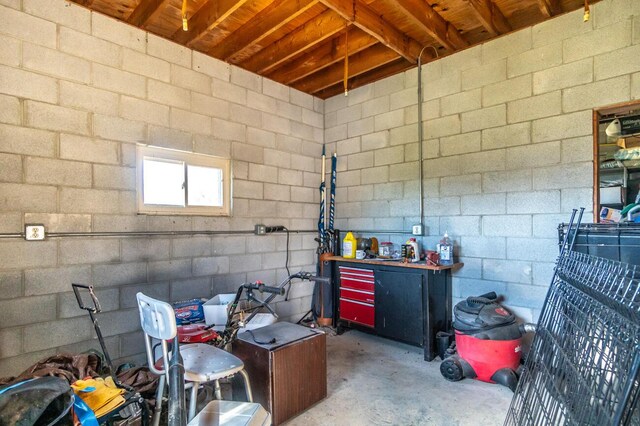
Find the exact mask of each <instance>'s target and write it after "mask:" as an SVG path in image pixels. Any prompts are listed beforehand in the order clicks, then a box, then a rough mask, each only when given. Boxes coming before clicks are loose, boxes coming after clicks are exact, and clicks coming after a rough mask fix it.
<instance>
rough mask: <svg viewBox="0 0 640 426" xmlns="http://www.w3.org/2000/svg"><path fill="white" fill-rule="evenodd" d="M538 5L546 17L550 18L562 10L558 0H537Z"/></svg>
mask: <svg viewBox="0 0 640 426" xmlns="http://www.w3.org/2000/svg"><path fill="white" fill-rule="evenodd" d="M538 6H539V7H540V11H541V12H542V13H543V14H544V16H546V17H547V18H551V17H552V16H554V15H558V14H560V13H562V12H563V11H562V4H561V3H560V0H538Z"/></svg>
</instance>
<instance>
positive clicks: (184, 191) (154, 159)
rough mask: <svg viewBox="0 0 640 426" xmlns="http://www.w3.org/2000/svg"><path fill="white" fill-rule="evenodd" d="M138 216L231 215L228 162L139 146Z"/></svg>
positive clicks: (229, 167) (188, 153)
mask: <svg viewBox="0 0 640 426" xmlns="http://www.w3.org/2000/svg"><path fill="white" fill-rule="evenodd" d="M136 152H137V154H136V159H137V163H136V164H137V173H136V183H137V191H138V196H137V198H138V213H142V214H167V215H174V214H177V215H208V216H229V215H231V161H230V160H229V159H225V158H220V157H213V156H210V155H204V154H196V153H193V152H184V151H176V150H172V149H165V148H156V147H150V146H141V145H140V146H138V148H137V151H136Z"/></svg>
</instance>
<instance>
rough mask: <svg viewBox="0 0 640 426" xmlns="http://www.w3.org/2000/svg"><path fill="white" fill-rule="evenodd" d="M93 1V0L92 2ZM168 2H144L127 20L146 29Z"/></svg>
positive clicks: (146, 0) (143, 0)
mask: <svg viewBox="0 0 640 426" xmlns="http://www.w3.org/2000/svg"><path fill="white" fill-rule="evenodd" d="M91 1H93V0H91ZM166 1H167V0H142V1H141V2H140V3H138V5H137V6H136V8H135V9H133V11H132V12H131V14H130V15H129V17H128V18H127V22H128V23H130V24H131V25H135V26H136V27H142V28H144V25H145V24H146V23H147V21H148V20H149V19H151V17H152V16H153V15H154V14H155V13H156V12H158V10H160V7H161V6H162V5H163V4H164V3H165V2H166Z"/></svg>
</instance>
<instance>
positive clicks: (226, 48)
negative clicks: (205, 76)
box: [208, 0, 318, 60]
mask: <svg viewBox="0 0 640 426" xmlns="http://www.w3.org/2000/svg"><path fill="white" fill-rule="evenodd" d="M317 3H318V0H275V1H274V2H273V3H271V4H270V5H269V6H267V7H266V8H264V9H263V10H262V11H261V12H260V13H258V14H257V15H255V16H254V17H253V18H251V20H250V21H249V22H247V23H246V24H244V25H243V26H242V27H240V28H239V29H237V30H236V31H234V32H233V33H231V34H230V35H229V36H228V37H226V38H225V39H224V40H222V42H221V43H218V44H217V45H216V46H214V47H213V48H212V49H211V50H209V52H208V53H209V54H210V55H211V56H213V57H215V58H219V59H222V60H227V59H229V58H230V57H232V56H233V55H234V54H236V53H238V52H241V51H242V50H244V49H246V48H247V47H249V46H251V45H253V44H255V43H258V42H259V41H260V40H262V39H263V38H265V37H266V36H268V35H269V34H272V33H273V32H275V31H276V30H278V29H279V28H281V27H282V26H283V25H285V24H286V23H287V22H289V21H291V20H293V19H294V18H296V17H298V16H299V15H300V14H302V13H304V12H305V11H307V10H309V8H311V7H313V6H315V5H316V4H317Z"/></svg>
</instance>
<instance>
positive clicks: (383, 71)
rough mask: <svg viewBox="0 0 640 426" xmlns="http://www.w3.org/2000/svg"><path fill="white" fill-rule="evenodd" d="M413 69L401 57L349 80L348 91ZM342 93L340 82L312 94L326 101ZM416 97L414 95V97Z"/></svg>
mask: <svg viewBox="0 0 640 426" xmlns="http://www.w3.org/2000/svg"><path fill="white" fill-rule="evenodd" d="M413 67H415V64H414V63H412V62H409V61H407V60H406V59H404V58H403V57H398V59H396V60H395V61H393V62H389V63H388V64H385V65H383V66H381V67H378V68H376V69H374V70H371V71H368V72H366V73H364V74H360V75H358V76H355V77H353V78H352V79H350V80H349V90H353V89H356V88H358V87H361V86H364V85H366V84H369V83H373V82H374V81H378V80H381V79H383V78H385V77H388V76H390V75H394V74H397V73H399V72H402V71H405V70H408V69H409V68H413ZM341 93H344V87H343V85H342V82H340V83H337V84H334V85H333V86H331V87H327V88H326V89H322V90H319V91H317V92H315V93H314V95H315V96H318V97H319V98H321V99H327V98H330V97H332V96H335V95H339V94H341ZM417 96H418V95H417V94H416V97H417Z"/></svg>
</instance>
